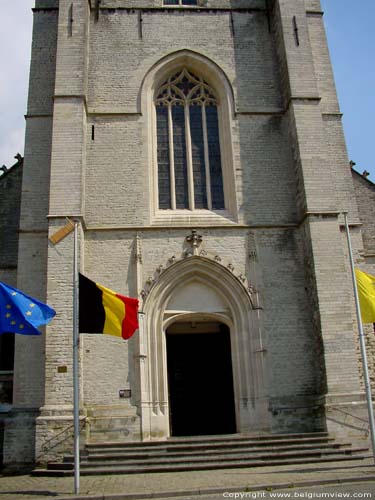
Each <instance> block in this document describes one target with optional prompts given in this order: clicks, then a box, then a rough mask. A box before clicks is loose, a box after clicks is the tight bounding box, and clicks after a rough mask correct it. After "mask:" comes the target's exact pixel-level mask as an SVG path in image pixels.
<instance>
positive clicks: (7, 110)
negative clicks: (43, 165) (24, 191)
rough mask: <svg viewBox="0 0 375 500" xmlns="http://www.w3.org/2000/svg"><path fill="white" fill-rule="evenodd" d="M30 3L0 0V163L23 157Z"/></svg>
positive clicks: (30, 15) (30, 27)
mask: <svg viewBox="0 0 375 500" xmlns="http://www.w3.org/2000/svg"><path fill="white" fill-rule="evenodd" d="M33 4H34V2H33V0H17V1H15V2H6V1H5V0H0V19H1V30H0V61H1V70H0V110H1V113H0V164H6V165H7V166H10V165H12V164H13V163H15V160H14V158H13V157H14V155H15V154H16V153H17V152H20V153H22V154H23V144H24V129H25V120H24V115H25V113H26V100H27V87H28V74H29V64H30V62H29V60H30V52H31V31H32V12H31V8H32V7H33Z"/></svg>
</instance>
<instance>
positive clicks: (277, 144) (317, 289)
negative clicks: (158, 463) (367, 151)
mask: <svg viewBox="0 0 375 500" xmlns="http://www.w3.org/2000/svg"><path fill="white" fill-rule="evenodd" d="M322 15H323V13H322V12H321V6H320V2H319V0H164V1H163V0H130V1H125V0H89V1H88V0H36V5H35V9H34V33H33V45H32V61H31V70H30V91H29V103H28V110H27V130H26V148H25V167H24V172H23V191H22V204H21V221H20V235H19V251H18V270H17V286H18V287H19V288H20V289H23V290H25V291H26V292H27V293H29V294H30V295H33V296H35V297H38V298H39V299H41V300H45V301H47V302H48V303H49V304H50V305H51V306H52V307H54V308H55V309H56V311H57V316H56V318H55V320H54V321H53V322H52V323H51V324H50V325H49V326H48V327H47V329H46V331H45V333H44V334H43V335H42V336H41V337H35V338H24V337H22V336H17V338H16V345H15V368H14V396H13V409H12V411H11V412H10V414H9V417H8V419H7V422H6V428H5V438H4V460H5V462H6V463H8V464H14V463H21V462H34V461H38V462H42V461H45V460H46V459H50V458H56V457H57V456H59V454H61V453H62V452H63V451H64V450H66V449H69V447H70V446H71V437H72V428H73V427H72V387H73V384H72V253H73V250H72V248H73V237H72V235H69V236H67V237H66V238H65V239H64V240H62V241H61V242H60V243H59V244H57V245H55V246H54V245H52V244H50V243H49V242H48V236H50V235H52V234H53V233H55V232H56V230H58V229H59V228H60V227H62V226H63V225H64V224H65V223H66V218H67V217H69V218H71V219H75V220H78V221H79V222H80V234H79V238H80V269H81V272H83V273H84V274H85V275H86V276H88V277H89V278H90V279H92V280H94V281H96V282H99V283H101V284H103V285H104V286H106V287H108V288H111V289H113V290H116V291H117V292H119V293H122V294H125V295H130V296H133V297H139V299H140V305H141V307H140V315H139V321H140V328H139V330H138V331H137V332H136V333H135V335H134V336H133V337H132V338H131V339H130V340H129V341H128V342H124V341H122V340H121V339H118V338H115V337H109V336H100V335H92V334H91V335H90V334H85V332H82V334H81V336H80V339H81V342H80V384H81V385H80V388H81V409H80V410H81V416H82V439H83V440H84V439H86V440H87V441H89V442H98V441H116V440H117V441H124V440H163V439H166V438H167V437H169V436H171V435H196V434H207V433H215V434H222V433H229V432H230V433H232V432H238V433H249V432H250V433H258V432H262V433H283V432H290V431H293V432H298V431H300V432H305V431H308V432H313V431H320V430H329V431H331V432H334V433H336V434H341V435H346V436H348V435H349V434H350V433H353V429H352V426H350V425H349V424H348V418H354V419H355V418H356V415H357V416H358V415H360V414H365V413H364V412H365V405H364V404H363V391H362V388H361V383H360V370H359V365H358V356H357V346H356V341H355V335H356V331H355V316H354V304H353V298H352V296H353V292H352V286H351V281H350V275H349V266H348V258H347V254H346V242H345V234H344V232H343V225H342V224H343V218H342V212H343V211H348V212H349V219H350V225H351V231H352V239H353V244H354V247H355V250H356V258H357V261H358V263H359V264H361V265H362V266H364V265H365V264H368V265H369V270H370V272H371V262H370V261H366V260H365V255H364V253H363V241H362V234H361V225H360V218H359V214H358V208H357V202H356V197H355V191H354V188H353V181H352V176H351V172H350V168H349V166H348V161H347V155H346V149H345V143H344V137H343V131H342V125H341V114H340V110H339V107H338V103H337V97H336V92H335V87H334V82H333V76H332V70H331V65H330V60H329V55H328V50H327V43H326V39H325V32H324V27H323V19H322ZM374 271H375V268H374V269H373V270H372V272H374ZM181 395H182V396H181ZM335 412H336V413H335ZM337 412H341V413H337ZM342 412H346V413H347V414H348V415H350V417H348V418H345V421H344V419H343V418H342V417H341V416H340V415H342V414H343V413H342ZM361 437H362V434H361V431H360V430H358V432H357V434H356V435H355V436H354V435H353V436H351V439H361Z"/></svg>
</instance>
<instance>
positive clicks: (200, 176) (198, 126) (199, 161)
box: [190, 106, 207, 208]
mask: <svg viewBox="0 0 375 500" xmlns="http://www.w3.org/2000/svg"><path fill="white" fill-rule="evenodd" d="M190 134H191V150H192V160H193V178H194V201H195V208H207V191H206V171H205V161H204V144H203V128H202V108H201V107H200V106H190Z"/></svg>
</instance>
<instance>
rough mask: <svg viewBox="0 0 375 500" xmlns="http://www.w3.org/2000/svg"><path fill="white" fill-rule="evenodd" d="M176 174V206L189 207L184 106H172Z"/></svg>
mask: <svg viewBox="0 0 375 500" xmlns="http://www.w3.org/2000/svg"><path fill="white" fill-rule="evenodd" d="M172 120H173V149H174V175H175V182H176V208H189V198H188V181H187V162H186V139H185V113H184V108H183V107H182V106H175V107H173V108H172Z"/></svg>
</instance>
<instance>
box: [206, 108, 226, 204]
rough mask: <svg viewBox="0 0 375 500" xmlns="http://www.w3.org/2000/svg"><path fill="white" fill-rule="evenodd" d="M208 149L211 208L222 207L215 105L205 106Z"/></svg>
mask: <svg viewBox="0 0 375 500" xmlns="http://www.w3.org/2000/svg"><path fill="white" fill-rule="evenodd" d="M206 116H207V137H208V151H209V158H210V177H211V196H212V208H213V209H216V210H219V209H222V208H224V191H223V176H222V172H221V155H220V144H219V127H218V120H217V108H216V106H208V107H207V108H206Z"/></svg>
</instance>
